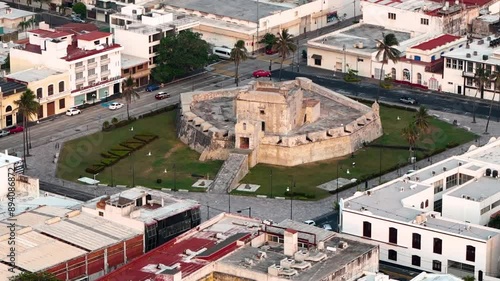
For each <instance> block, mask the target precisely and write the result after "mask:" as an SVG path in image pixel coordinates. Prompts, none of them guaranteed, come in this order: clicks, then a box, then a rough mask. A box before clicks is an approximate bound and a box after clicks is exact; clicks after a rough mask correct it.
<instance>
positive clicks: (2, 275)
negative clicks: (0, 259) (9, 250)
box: [0, 263, 21, 280]
mask: <svg viewBox="0 0 500 281" xmlns="http://www.w3.org/2000/svg"><path fill="white" fill-rule="evenodd" d="M9 268H10V266H8V265H5V264H3V263H0V280H9V278H10V277H12V276H15V275H17V274H19V273H20V272H21V271H19V270H17V269H14V273H12V272H10V271H9Z"/></svg>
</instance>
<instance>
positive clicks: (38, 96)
mask: <svg viewBox="0 0 500 281" xmlns="http://www.w3.org/2000/svg"><path fill="white" fill-rule="evenodd" d="M36 98H37V99H41V98H43V89H42V88H38V89H36Z"/></svg>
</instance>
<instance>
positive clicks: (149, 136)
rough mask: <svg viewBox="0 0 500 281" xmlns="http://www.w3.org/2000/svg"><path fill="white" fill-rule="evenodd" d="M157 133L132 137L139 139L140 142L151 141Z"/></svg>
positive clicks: (155, 137)
mask: <svg viewBox="0 0 500 281" xmlns="http://www.w3.org/2000/svg"><path fill="white" fill-rule="evenodd" d="M157 138H158V136H157V135H135V136H134V139H136V140H139V141H141V142H152V141H153V140H155V139H157Z"/></svg>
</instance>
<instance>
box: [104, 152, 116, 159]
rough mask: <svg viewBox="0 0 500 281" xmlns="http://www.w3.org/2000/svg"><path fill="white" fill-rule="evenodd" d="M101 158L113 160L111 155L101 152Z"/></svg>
mask: <svg viewBox="0 0 500 281" xmlns="http://www.w3.org/2000/svg"><path fill="white" fill-rule="evenodd" d="M101 157H102V158H113V157H114V156H113V155H110V154H108V153H106V152H101Z"/></svg>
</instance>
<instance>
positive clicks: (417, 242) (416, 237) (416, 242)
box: [411, 233, 421, 250]
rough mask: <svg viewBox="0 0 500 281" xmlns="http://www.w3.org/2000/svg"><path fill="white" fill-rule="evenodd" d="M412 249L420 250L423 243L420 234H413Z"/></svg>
mask: <svg viewBox="0 0 500 281" xmlns="http://www.w3.org/2000/svg"><path fill="white" fill-rule="evenodd" d="M412 236H413V237H412V243H411V244H412V248H413V249H419V250H420V243H421V242H420V241H421V236H420V234H418V233H413V235H412Z"/></svg>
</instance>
